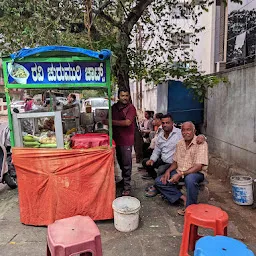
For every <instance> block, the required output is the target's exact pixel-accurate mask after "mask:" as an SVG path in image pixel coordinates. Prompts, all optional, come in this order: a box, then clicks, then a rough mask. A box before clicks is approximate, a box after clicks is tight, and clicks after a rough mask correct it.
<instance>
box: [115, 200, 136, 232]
mask: <svg viewBox="0 0 256 256" xmlns="http://www.w3.org/2000/svg"><path fill="white" fill-rule="evenodd" d="M112 208H113V210H114V225H115V228H116V229H117V230H118V231H121V232H130V231H133V230H135V229H137V228H138V226H139V211H140V201H139V200H138V199H137V198H135V197H131V196H122V197H118V198H116V199H115V200H114V201H113V203H112Z"/></svg>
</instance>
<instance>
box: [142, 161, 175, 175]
mask: <svg viewBox="0 0 256 256" xmlns="http://www.w3.org/2000/svg"><path fill="white" fill-rule="evenodd" d="M148 160H149V158H146V159H143V161H142V166H143V167H144V168H145V169H146V170H147V172H148V174H149V175H150V176H151V177H152V178H153V179H155V178H156V177H157V176H159V175H162V174H163V173H165V171H166V170H167V169H168V168H169V167H170V166H171V164H168V163H165V162H164V161H163V160H162V159H161V158H158V159H157V161H156V162H155V163H154V164H153V165H152V166H148V165H146V162H147V161H148ZM157 168H158V170H157V172H156V171H155V169H157Z"/></svg>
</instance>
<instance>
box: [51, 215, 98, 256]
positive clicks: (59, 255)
mask: <svg viewBox="0 0 256 256" xmlns="http://www.w3.org/2000/svg"><path fill="white" fill-rule="evenodd" d="M85 252H90V253H92V255H93V256H102V247H101V237H100V231H99V229H98V227H97V226H96V224H95V223H94V221H93V220H92V219H91V218H90V217H88V216H80V215H77V216H74V217H70V218H66V219H61V220H57V221H55V222H54V223H53V224H50V225H49V226H48V230H47V256H69V255H73V254H82V253H85Z"/></svg>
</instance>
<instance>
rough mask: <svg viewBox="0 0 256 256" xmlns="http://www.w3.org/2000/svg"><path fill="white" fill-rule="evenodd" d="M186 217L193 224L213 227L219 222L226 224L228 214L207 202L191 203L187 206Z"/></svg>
mask: <svg viewBox="0 0 256 256" xmlns="http://www.w3.org/2000/svg"><path fill="white" fill-rule="evenodd" d="M186 217H187V218H189V219H190V221H192V222H193V224H194V225H197V226H200V227H205V228H213V229H214V230H215V227H216V226H217V225H218V224H219V223H221V225H225V226H227V225H228V214H227V213H226V212H225V211H223V210H221V209H220V208H218V207H216V206H213V205H209V204H197V205H196V204H193V205H190V206H189V207H187V209H186Z"/></svg>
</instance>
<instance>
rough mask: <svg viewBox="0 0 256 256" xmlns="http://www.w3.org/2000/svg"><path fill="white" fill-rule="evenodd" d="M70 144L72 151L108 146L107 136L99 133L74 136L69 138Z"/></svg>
mask: <svg viewBox="0 0 256 256" xmlns="http://www.w3.org/2000/svg"><path fill="white" fill-rule="evenodd" d="M71 143H72V148H73V149H79V148H93V147H98V146H107V145H109V136H108V135H107V134H100V133H87V134H76V135H74V136H73V137H72V138H71ZM113 144H114V142H113Z"/></svg>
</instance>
